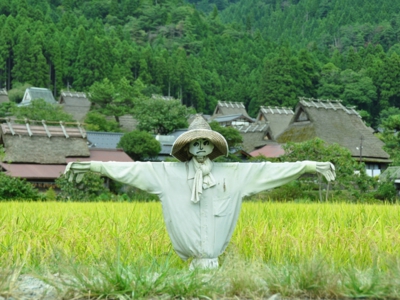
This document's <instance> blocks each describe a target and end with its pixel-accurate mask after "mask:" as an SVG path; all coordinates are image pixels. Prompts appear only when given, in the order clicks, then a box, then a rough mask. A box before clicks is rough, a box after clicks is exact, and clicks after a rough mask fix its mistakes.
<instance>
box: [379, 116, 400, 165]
mask: <svg viewBox="0 0 400 300" xmlns="http://www.w3.org/2000/svg"><path fill="white" fill-rule="evenodd" d="M382 125H383V128H384V131H383V134H382V139H383V142H384V143H385V146H384V149H385V151H387V152H388V153H389V155H390V158H391V159H392V160H393V163H392V165H394V166H400V150H399V149H400V134H399V132H400V114H397V115H391V116H389V117H388V118H387V119H385V120H384V121H383V122H382Z"/></svg>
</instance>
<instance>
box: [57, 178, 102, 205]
mask: <svg viewBox="0 0 400 300" xmlns="http://www.w3.org/2000/svg"><path fill="white" fill-rule="evenodd" d="M68 175H69V174H67V176H66V175H64V174H63V175H61V176H60V177H59V178H57V179H56V184H57V186H58V188H59V189H60V193H59V194H58V196H57V199H58V200H62V201H66V200H72V201H96V200H97V197H98V196H99V195H102V194H109V190H108V189H107V188H106V187H105V185H104V180H103V178H102V177H101V176H100V175H99V174H96V173H93V172H87V173H86V174H85V175H84V176H83V178H82V181H81V182H79V183H77V182H76V181H75V180H73V181H69V180H68ZM102 197H103V198H104V195H103V196H102Z"/></svg>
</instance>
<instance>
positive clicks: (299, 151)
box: [279, 138, 374, 198]
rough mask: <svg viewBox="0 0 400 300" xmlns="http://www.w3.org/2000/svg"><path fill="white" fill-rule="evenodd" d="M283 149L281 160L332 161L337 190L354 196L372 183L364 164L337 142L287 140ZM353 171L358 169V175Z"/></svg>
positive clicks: (316, 139)
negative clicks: (296, 141) (294, 141)
mask: <svg viewBox="0 0 400 300" xmlns="http://www.w3.org/2000/svg"><path fill="white" fill-rule="evenodd" d="M283 149H284V150H285V154H284V155H282V156H280V157H279V160H280V161H282V162H295V161H302V160H313V161H329V162H331V163H333V164H334V165H335V168H336V179H335V182H334V184H335V185H336V186H337V187H338V190H341V189H347V190H349V191H351V192H352V193H353V195H354V196H356V198H357V195H359V193H360V192H365V191H367V190H368V189H369V188H371V187H372V186H373V185H374V180H373V178H371V177H369V176H368V175H367V174H366V172H365V166H364V164H360V163H358V162H357V161H356V160H355V159H354V158H353V157H352V156H351V152H350V151H349V150H348V149H346V148H344V147H341V146H339V145H338V144H330V145H328V144H326V143H325V142H324V141H323V140H321V139H319V138H315V139H312V140H308V141H305V142H303V143H292V142H289V143H287V144H286V145H284V146H283ZM355 171H359V175H358V176H355V175H354V172H355Z"/></svg>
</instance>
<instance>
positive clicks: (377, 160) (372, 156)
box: [276, 98, 391, 169]
mask: <svg viewBox="0 0 400 300" xmlns="http://www.w3.org/2000/svg"><path fill="white" fill-rule="evenodd" d="M316 137H318V138H320V139H322V140H324V141H325V142H327V143H329V144H332V143H337V144H339V145H340V146H342V147H345V148H347V149H348V150H350V152H351V154H352V156H353V157H354V158H357V159H361V160H362V161H364V162H366V163H367V167H368V164H370V165H372V167H373V168H379V169H382V168H385V167H386V165H387V164H388V163H390V162H391V161H390V157H389V154H387V153H386V152H385V151H384V150H383V145H384V144H383V142H382V141H381V140H380V139H378V138H377V137H376V136H375V135H374V134H373V130H372V129H371V128H370V127H367V126H366V125H365V124H364V122H363V120H362V119H361V116H360V115H359V114H358V113H357V111H355V110H354V108H348V107H345V106H343V105H342V104H341V101H340V100H328V101H321V100H318V99H306V98H301V99H300V102H299V103H298V105H297V107H296V111H295V115H294V117H293V118H292V120H291V122H290V125H289V127H288V128H287V129H286V130H285V131H284V132H283V133H281V134H280V135H279V136H277V138H276V140H277V142H278V143H281V144H283V143H286V142H304V141H307V140H310V139H313V138H316Z"/></svg>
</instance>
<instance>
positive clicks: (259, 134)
mask: <svg viewBox="0 0 400 300" xmlns="http://www.w3.org/2000/svg"><path fill="white" fill-rule="evenodd" d="M235 128H236V129H237V130H239V132H240V135H241V136H242V138H243V144H242V148H243V150H244V151H246V152H248V153H249V152H251V151H253V150H254V149H258V148H260V147H263V146H265V145H266V144H267V143H268V124H267V123H266V122H256V123H252V124H249V125H247V126H244V125H243V126H235Z"/></svg>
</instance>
